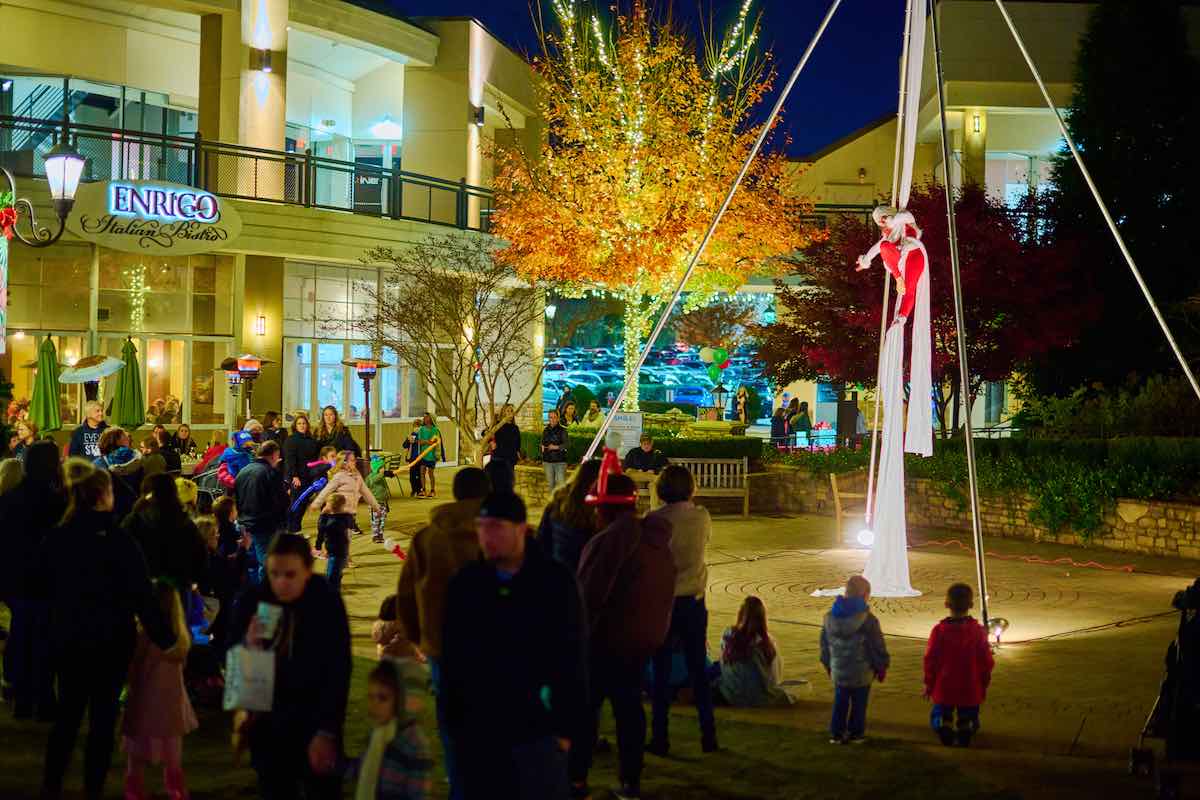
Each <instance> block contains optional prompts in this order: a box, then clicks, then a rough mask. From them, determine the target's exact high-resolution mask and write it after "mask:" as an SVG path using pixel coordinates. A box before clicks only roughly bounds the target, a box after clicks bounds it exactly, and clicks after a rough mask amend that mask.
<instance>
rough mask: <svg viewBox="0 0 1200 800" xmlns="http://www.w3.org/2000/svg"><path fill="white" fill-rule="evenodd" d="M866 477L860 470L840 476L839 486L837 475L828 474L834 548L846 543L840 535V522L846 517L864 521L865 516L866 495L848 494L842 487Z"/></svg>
mask: <svg viewBox="0 0 1200 800" xmlns="http://www.w3.org/2000/svg"><path fill="white" fill-rule="evenodd" d="M866 476H867V472H866V470H861V469H860V470H857V471H855V472H847V473H846V474H844V475H842V476H841V478H840V481H841V485H840V486H839V484H838V481H839V477H838V475H837V474H836V473H833V472H831V473H829V485H830V487H831V488H832V489H833V518H834V520H836V523H837V540H836V541H835V542H834V546H835V547H840V546H841V545H843V544H845V543H846V539H845V537H844V536H843V533H842V520H844V519H846V518H847V517H853V518H855V519H858V520H860V521H865V520H866V516H867V493H866V492H865V491H863V492H848V491H846V490H845V489H843V488H842V486H845V485H846V484H849V483H854V482H856V481H861V480H865V479H866Z"/></svg>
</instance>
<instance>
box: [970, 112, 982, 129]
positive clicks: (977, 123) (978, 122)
mask: <svg viewBox="0 0 1200 800" xmlns="http://www.w3.org/2000/svg"><path fill="white" fill-rule="evenodd" d="M971 131H972V133H983V120H982V119H981V118H980V116H979V112H978V111H976V112H975V114H974V115H973V116H972V117H971Z"/></svg>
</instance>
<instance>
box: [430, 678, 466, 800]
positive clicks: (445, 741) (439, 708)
mask: <svg viewBox="0 0 1200 800" xmlns="http://www.w3.org/2000/svg"><path fill="white" fill-rule="evenodd" d="M429 679H430V683H432V684H433V702H434V709H435V713H436V715H437V726H438V736H439V737H441V740H442V756H443V759H442V762H443V765H444V766H445V768H446V780H448V781H449V782H450V794H449V795H448V797H449V800H463V797H464V796H465V793H464V789H463V782H462V776H461V775H459V774H458V759H457V758H455V756H454V742H453V741H452V740H451V739H450V729H449V728H448V727H447V726H446V700H445V693H444V692H443V691H442V668H441V664H439V663H438V660H437V659H436V658H432V657H431V658H430V659H429Z"/></svg>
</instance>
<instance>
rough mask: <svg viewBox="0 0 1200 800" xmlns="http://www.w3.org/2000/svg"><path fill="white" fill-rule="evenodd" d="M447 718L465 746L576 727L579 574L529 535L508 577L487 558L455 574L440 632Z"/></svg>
mask: <svg viewBox="0 0 1200 800" xmlns="http://www.w3.org/2000/svg"><path fill="white" fill-rule="evenodd" d="M439 664H440V665H441V669H442V681H443V685H444V691H445V697H446V723H447V726H448V728H449V731H450V735H451V737H453V739H454V740H455V741H456V742H458V744H459V746H460V747H463V748H464V751H465V755H466V759H467V762H468V763H467V768H468V769H470V764H471V762H473V761H475V758H473V757H472V755H471V754H472V753H480V750H481V749H482V750H483V751H484V752H482V753H480V756H482V757H485V758H486V755H487V754H488V753H489V752H490V751H492V750H494V748H496V747H498V746H500V744H499V743H501V742H503V743H505V744H506V745H508V746H511V745H514V744H522V743H527V742H533V741H536V740H539V739H543V738H545V737H547V736H557V737H561V738H565V739H570V738H572V737H573V736H575V735H576V733H577V731H578V725H579V722H580V720H582V719H583V715H584V714H586V713H587V711H586V710H585V709H586V708H587V702H588V700H587V667H586V659H585V650H584V620H583V608H582V605H581V603H580V597H579V587H578V585H577V584H576V582H575V578H574V576H572V575H571V573H570V572H568V571H567V570H566V568H565V567H563V566H562V565H561V564H557V563H555V562H553V561H551V560H550V559H548V558H546V557H545V555H543V554H542V552H541V551H540V550H539V549H538V548H537V546H536V545H535V544H534V543H533V542H532V541H527V542H526V547H525V563H524V564H523V565H522V566H521V569H520V570H519V571H518V572H517V574H516V575H513V576H512V577H511V578H510V579H509V580H507V581H503V580H501V578H500V576H499V575H498V574H497V572H496V568H495V566H493V565H492V564H491V563H488V562H486V561H482V560H481V561H475V562H473V563H471V564H467V565H466V566H464V567H463V568H462V569H461V570H459V572H458V574H457V575H455V576H454V578H452V579H451V581H450V588H449V591H448V594H447V600H446V627H445V633H444V636H443V641H442V658H441V661H440V662H439Z"/></svg>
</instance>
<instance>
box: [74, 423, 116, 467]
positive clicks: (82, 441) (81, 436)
mask: <svg viewBox="0 0 1200 800" xmlns="http://www.w3.org/2000/svg"><path fill="white" fill-rule="evenodd" d="M107 427H108V423H107V422H105V421H104V420H100V424H99V425H98V426H96V427H95V428H92V427H89V426H88V424H87V421H86V420H84V422H83V424H82V425H79V426H78V427H77V428H75V430H74V431H72V432H71V446H70V447H68V448H67V455H69V456H79V457H80V458H86V459H88V460H90V461H91V460H95V459H97V458H99V457H100V434H102V433H104V430H105V429H106V428H107Z"/></svg>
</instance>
